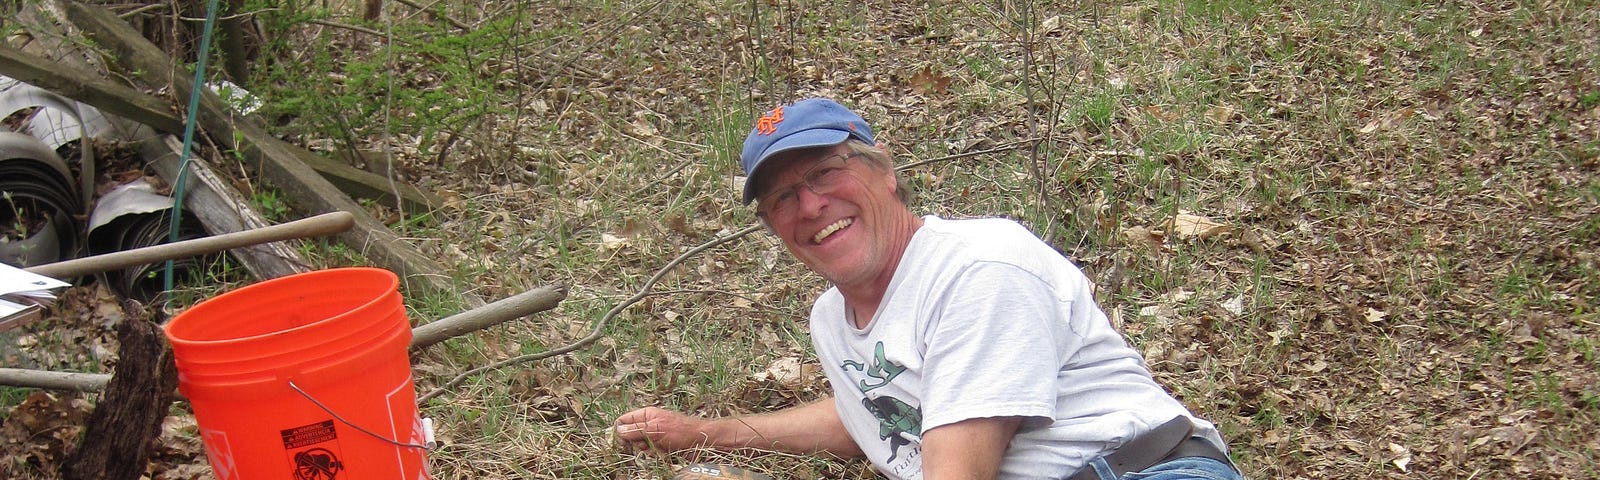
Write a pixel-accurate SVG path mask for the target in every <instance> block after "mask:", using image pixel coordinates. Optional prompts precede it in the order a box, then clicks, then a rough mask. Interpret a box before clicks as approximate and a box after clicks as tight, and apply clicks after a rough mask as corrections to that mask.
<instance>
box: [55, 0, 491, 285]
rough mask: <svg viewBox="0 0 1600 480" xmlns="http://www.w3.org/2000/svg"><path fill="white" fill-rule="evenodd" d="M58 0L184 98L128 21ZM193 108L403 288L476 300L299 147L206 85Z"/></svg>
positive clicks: (165, 62)
mask: <svg viewBox="0 0 1600 480" xmlns="http://www.w3.org/2000/svg"><path fill="white" fill-rule="evenodd" d="M62 3H63V5H62V6H63V9H64V10H65V11H66V12H67V18H68V19H69V20H70V21H72V22H73V23H74V24H75V25H77V26H78V28H80V29H82V30H83V31H84V33H85V34H86V35H87V36H88V37H89V38H90V39H91V40H93V41H94V42H95V43H96V44H98V45H100V46H102V47H104V48H106V49H108V50H110V51H111V52H113V53H114V54H115V55H116V57H117V59H118V61H119V62H121V64H122V68H123V70H124V71H126V72H128V73H130V74H132V75H134V76H135V77H137V78H138V79H139V80H140V81H143V82H145V83H148V84H152V85H171V86H172V87H173V91H174V92H176V93H178V94H179V95H180V96H183V97H188V96H189V94H190V92H191V91H192V90H193V88H194V87H195V86H194V85H193V81H192V80H190V79H189V78H187V77H186V76H185V75H181V74H179V72H178V70H179V69H178V67H176V66H175V64H174V62H173V61H172V59H171V58H169V57H167V55H166V54H165V53H163V52H162V51H161V49H160V48H158V47H156V46H155V45H153V44H151V43H150V42H149V41H147V40H145V39H144V38H143V37H141V36H139V34H138V32H135V31H134V30H133V28H132V27H130V26H128V24H127V23H124V22H123V21H121V20H120V19H118V18H117V17H116V16H115V15H113V14H111V13H110V12H107V11H106V10H105V9H103V8H100V7H95V6H89V5H83V4H80V3H76V2H70V1H63V2H62ZM199 111H200V114H199V119H198V120H199V123H200V125H201V126H203V127H205V129H206V130H207V131H208V132H210V133H211V134H212V135H211V137H212V138H213V139H214V140H216V141H218V142H219V143H221V144H223V145H226V146H228V147H229V148H232V149H234V150H235V151H238V152H240V153H242V154H244V155H245V157H246V158H247V159H249V160H250V161H251V162H252V163H254V164H255V165H256V166H257V168H259V169H260V172H261V174H262V175H263V176H264V178H265V179H266V180H267V182H268V183H270V184H272V185H273V186H275V187H277V188H278V189H280V190H282V191H284V193H285V194H286V195H285V200H286V201H287V202H289V204H290V205H291V206H293V207H295V208H296V209H298V210H300V211H304V212H331V211H345V212H350V213H351V214H353V215H355V218H356V227H355V228H354V229H351V230H350V231H349V232H346V233H345V234H343V235H341V239H342V240H344V242H345V243H346V244H347V245H350V246H351V247H353V248H355V249H356V250H357V251H358V252H359V253H361V254H362V255H365V256H366V257H367V258H368V259H369V260H371V261H372V262H373V263H374V264H376V265H378V266H382V267H384V268H387V269H389V270H391V271H394V272H395V273H396V274H398V275H400V277H401V279H402V281H403V282H404V283H405V285H406V287H407V288H408V289H411V290H417V291H428V292H433V293H436V294H442V295H446V296H455V297H459V298H461V299H462V300H463V302H465V303H466V304H467V305H470V306H474V307H476V306H481V305H483V303H484V302H483V300H482V299H479V298H478V297H477V296H476V295H472V294H470V293H466V292H461V291H457V290H456V288H455V286H454V285H452V284H451V282H450V277H449V276H448V275H445V274H444V273H443V269H442V268H441V267H440V266H439V265H438V263H436V262H435V261H434V260H433V259H432V258H430V257H428V256H426V255H423V254H422V252H420V251H418V250H417V249H416V248H415V247H413V246H412V245H410V244H409V243H406V242H405V241H404V240H402V239H400V238H399V237H398V236H396V235H395V234H394V232H392V231H390V230H389V228H388V227H387V226H386V225H384V224H383V223H382V222H379V221H378V220H377V219H376V218H373V217H372V216H371V215H369V214H367V213H366V210H365V209H364V208H362V207H361V206H360V205H359V204H357V203H356V202H355V201H354V200H351V199H350V198H349V197H348V196H346V195H345V194H344V193H343V192H340V191H339V189H338V188H336V187H334V186H333V185H332V184H331V183H330V182H329V181H328V180H327V179H325V178H323V177H322V176H321V175H320V174H318V173H317V172H316V170H314V169H312V168H311V167H310V166H308V165H306V164H305V163H304V162H303V161H301V159H300V157H301V153H300V152H301V151H303V150H304V149H301V148H299V147H296V146H293V145H290V144H289V143H287V142H284V141H282V140H279V139H278V138H277V137H274V136H272V135H271V134H269V133H267V131H266V130H265V129H264V128H263V127H262V126H261V125H260V124H259V121H258V120H257V119H255V117H251V116H247V115H242V114H239V113H238V112H236V111H235V110H233V109H232V108H230V107H228V106H227V105H226V104H225V103H223V102H222V100H221V99H219V98H217V96H216V95H214V94H212V93H210V92H209V91H207V90H205V89H202V90H201V94H200V108H199Z"/></svg>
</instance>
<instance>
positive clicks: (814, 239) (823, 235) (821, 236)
mask: <svg viewBox="0 0 1600 480" xmlns="http://www.w3.org/2000/svg"><path fill="white" fill-rule="evenodd" d="M852 223H856V220H855V218H841V219H839V221H837V222H833V224H831V225H828V226H827V227H824V228H823V229H822V231H820V232H817V234H816V235H812V236H811V243H814V244H821V243H822V241H823V240H825V239H827V238H828V236H829V235H833V234H834V232H838V231H839V230H843V229H844V227H848V226H850V224H852Z"/></svg>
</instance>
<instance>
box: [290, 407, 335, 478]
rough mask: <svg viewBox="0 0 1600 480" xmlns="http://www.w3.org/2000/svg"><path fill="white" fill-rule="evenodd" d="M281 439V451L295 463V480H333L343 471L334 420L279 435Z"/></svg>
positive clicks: (291, 429) (303, 426) (296, 428)
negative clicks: (281, 436)
mask: <svg viewBox="0 0 1600 480" xmlns="http://www.w3.org/2000/svg"><path fill="white" fill-rule="evenodd" d="M279 433H281V434H282V435H283V449H284V450H285V451H286V453H287V454H288V455H289V460H290V461H291V462H293V463H294V478H295V480H336V479H338V478H339V473H340V472H343V471H344V462H343V461H340V460H339V456H340V452H339V442H336V441H334V440H338V439H339V434H338V432H336V431H334V429H333V420H325V421H321V422H317V423H313V424H310V425H302V426H299V427H294V428H290V429H287V430H281V431H279Z"/></svg>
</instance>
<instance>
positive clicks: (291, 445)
mask: <svg viewBox="0 0 1600 480" xmlns="http://www.w3.org/2000/svg"><path fill="white" fill-rule="evenodd" d="M282 433H283V449H284V450H294V449H296V448H300V447H306V446H311V445H315V444H318V443H322V442H326V441H329V440H333V439H337V438H339V434H338V433H335V432H334V431H333V420H331V419H330V420H323V421H321V422H317V423H313V424H310V425H304V426H299V427H294V428H291V429H288V430H284V431H282Z"/></svg>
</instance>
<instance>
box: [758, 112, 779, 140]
mask: <svg viewBox="0 0 1600 480" xmlns="http://www.w3.org/2000/svg"><path fill="white" fill-rule="evenodd" d="M782 122H783V107H778V108H774V109H772V111H771V112H767V114H766V115H762V116H761V118H760V119H759V120H756V133H760V134H762V135H772V133H773V132H776V131H778V124H779V123H782Z"/></svg>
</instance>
